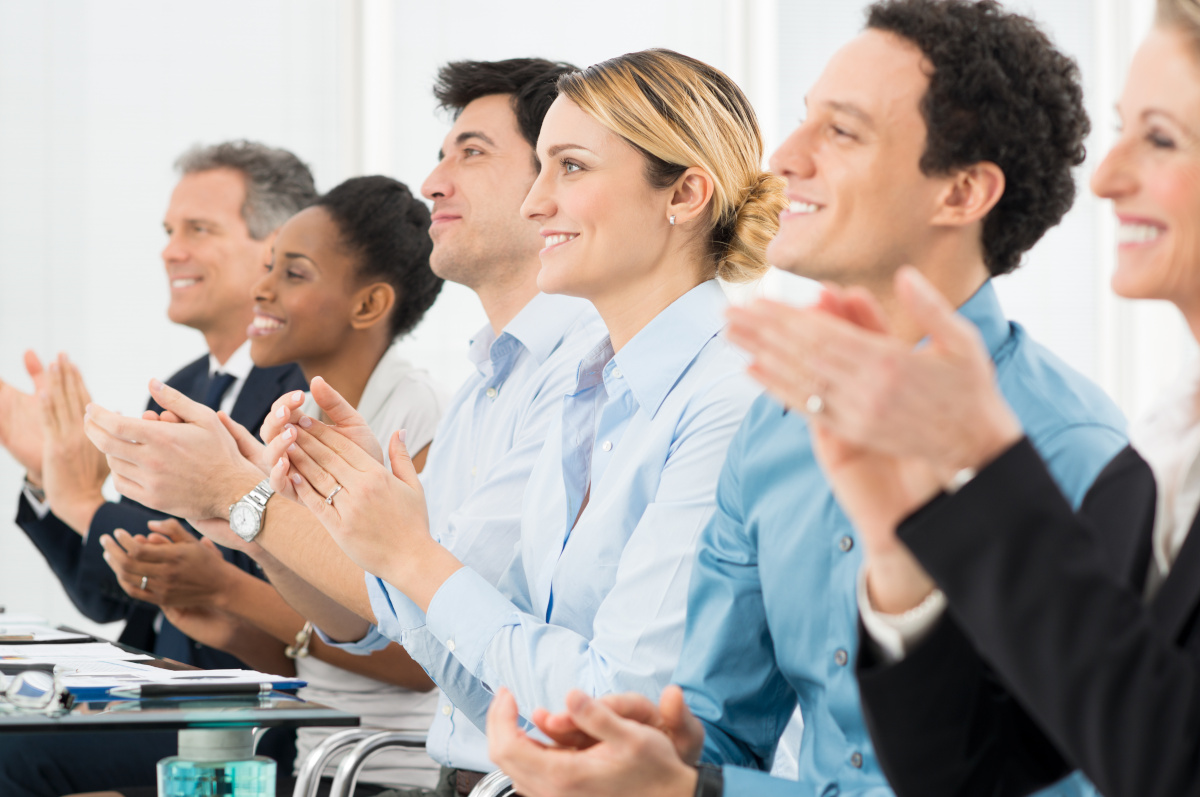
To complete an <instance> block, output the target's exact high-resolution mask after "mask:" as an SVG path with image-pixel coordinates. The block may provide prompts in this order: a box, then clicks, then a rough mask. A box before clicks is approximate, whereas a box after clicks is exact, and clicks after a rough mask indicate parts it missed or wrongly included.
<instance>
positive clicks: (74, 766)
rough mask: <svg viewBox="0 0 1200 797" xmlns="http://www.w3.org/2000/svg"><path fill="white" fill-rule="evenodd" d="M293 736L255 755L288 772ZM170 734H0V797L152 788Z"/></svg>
mask: <svg viewBox="0 0 1200 797" xmlns="http://www.w3.org/2000/svg"><path fill="white" fill-rule="evenodd" d="M295 738H296V735H295V732H294V731H291V730H284V729H277V730H273V731H271V732H270V733H268V734H267V735H266V736H264V737H263V740H262V742H261V743H260V744H259V748H258V752H259V755H266V756H270V757H272V758H274V759H275V761H276V762H277V763H278V765H279V766H280V767H281V768H284V767H286V771H288V772H290V771H291V768H292V761H293V759H294V758H295V755H296V748H295ZM178 748H179V743H178V736H177V734H176V733H175V732H174V731H152V732H143V731H105V732H91V733H30V734H21V735H17V734H0V795H4V797H60V795H64V794H73V793H75V792H88V791H104V790H107V789H118V788H121V787H124V786H134V787H137V786H149V787H152V788H153V787H154V786H155V785H156V783H155V770H154V765H155V764H157V763H158V762H159V761H160V760H162V759H164V758H166V757H167V756H172V755H175V753H176V752H177V751H178Z"/></svg>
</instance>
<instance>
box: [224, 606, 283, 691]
mask: <svg viewBox="0 0 1200 797" xmlns="http://www.w3.org/2000/svg"><path fill="white" fill-rule="evenodd" d="M234 622H236V623H237V629H236V632H235V633H234V634H233V635H232V636H231V637H230V638H229V640H228V641H227V642H226V643H225V644H224V645H213V647H217V648H219V649H221V650H224V651H225V652H226V653H230V654H232V655H234V656H237V657H238V658H239V659H241V660H242V661H244V662H245V663H246V664H249V665H250V666H251V667H253V668H254V669H256V670H259V671H260V672H267V673H271V674H272V675H284V676H287V677H289V678H290V677H293V676H295V674H296V665H295V663H294V662H293V661H292V660H291V659H290V658H288V657H287V655H286V654H285V653H284V652H283V651H284V645H283V643H281V642H280V641H279V640H278V639H276V638H275V636H274V635H272V634H268V633H267V632H265V631H263V630H262V629H261V628H258V627H256V626H254V625H252V624H250V623H247V622H240V621H238V620H237V619H234Z"/></svg>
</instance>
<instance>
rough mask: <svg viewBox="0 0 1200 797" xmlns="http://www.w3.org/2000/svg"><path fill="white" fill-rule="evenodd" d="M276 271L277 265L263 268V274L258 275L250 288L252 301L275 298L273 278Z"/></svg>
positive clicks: (265, 300)
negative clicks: (256, 280)
mask: <svg viewBox="0 0 1200 797" xmlns="http://www.w3.org/2000/svg"><path fill="white" fill-rule="evenodd" d="M278 271H279V267H278V266H272V267H271V268H268V269H263V275H262V276H261V277H259V279H258V282H256V283H254V285H253V287H251V289H250V292H251V293H252V294H253V296H254V301H256V302H270V301H273V300H274V299H275V280H276V273H277V272H278Z"/></svg>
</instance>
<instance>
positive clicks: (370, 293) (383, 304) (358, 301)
mask: <svg viewBox="0 0 1200 797" xmlns="http://www.w3.org/2000/svg"><path fill="white" fill-rule="evenodd" d="M395 305H396V289H395V288H393V287H392V286H391V285H388V284H387V283H386V282H374V283H372V284H370V285H367V286H366V287H364V288H362V289H361V290H359V291H358V293H357V294H355V296H354V314H353V315H351V316H350V326H351V327H353V328H354V329H368V328H370V327H373V326H375V325H376V324H378V323H379V322H380V321H385V320H387V317H388V314H389V313H391V312H392V308H393V307H394V306H395Z"/></svg>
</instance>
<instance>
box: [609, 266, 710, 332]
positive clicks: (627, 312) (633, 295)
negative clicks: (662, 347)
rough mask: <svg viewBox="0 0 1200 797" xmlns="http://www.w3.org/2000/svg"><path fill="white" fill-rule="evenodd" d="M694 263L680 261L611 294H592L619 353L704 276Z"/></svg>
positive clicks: (702, 280) (655, 270) (658, 269)
mask: <svg viewBox="0 0 1200 797" xmlns="http://www.w3.org/2000/svg"><path fill="white" fill-rule="evenodd" d="M700 273H701V269H700V266H699V265H698V264H696V263H694V262H688V261H684V262H678V263H675V264H668V265H667V266H666V267H663V268H657V269H654V270H652V271H651V273H650V274H649V275H648V279H643V280H634V281H631V282H630V283H629V284H627V285H623V286H620V288H619V289H617V290H615V291H613V292H612V293H611V294H606V295H604V296H595V297H593V296H589V297H587V298H588V299H590V300H591V302H592V304H594V305H595V306H596V311H597V312H598V313H600V317H601V318H602V319H604V325H605V326H606V327H608V336H609V339H610V340H611V342H612V347H613V352H614V353H615V352H618V351H620V350H621V348H622V347H624V346H625V344H626V343H628V342H629V341H631V340H633V337H634V336H635V335H637V333H639V332H641V331H642V329H643V328H644V327H645V326H646V325H647V324H649V323H650V322H651V321H653V320H654V319H655V317H656V316H658V314H659V313H661V312H662V311H663V310H666V309H667V308H668V307H669V306H671V304H672V303H673V302H674V301H675V300H676V299H678V298H679V297H680V296H683V295H684V294H685V293H687V292H688V291H690V290H691V289H692V288H695V287H696V286H697V285H699V284H700V283H701V282H704V279H701V278H700V277H699V276H698V275H699V274H700Z"/></svg>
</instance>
